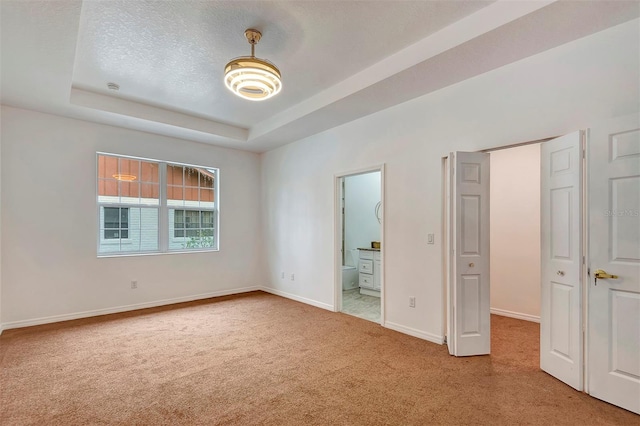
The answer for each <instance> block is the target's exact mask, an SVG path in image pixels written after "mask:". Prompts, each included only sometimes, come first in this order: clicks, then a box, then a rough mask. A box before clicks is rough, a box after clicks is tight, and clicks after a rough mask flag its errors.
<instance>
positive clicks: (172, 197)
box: [97, 153, 219, 255]
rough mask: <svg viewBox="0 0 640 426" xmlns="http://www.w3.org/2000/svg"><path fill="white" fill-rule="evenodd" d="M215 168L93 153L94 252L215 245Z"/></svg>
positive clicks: (183, 249)
mask: <svg viewBox="0 0 640 426" xmlns="http://www.w3.org/2000/svg"><path fill="white" fill-rule="evenodd" d="M218 173H219V172H218V170H217V169H215V168H211V167H200V166H193V165H185V164H179V163H171V162H162V161H156V160H149V159H142V158H134V157H124V156H118V155H113V154H102V153H98V176H97V185H98V189H97V192H98V197H97V198H98V211H99V213H98V214H99V218H98V220H99V222H98V223H99V224H100V225H99V231H98V235H99V238H98V240H99V241H98V254H99V255H113V254H131V253H163V252H169V251H188V250H216V249H217V247H218V237H217V226H218V200H217V193H218V190H217V176H218ZM163 224H164V225H163Z"/></svg>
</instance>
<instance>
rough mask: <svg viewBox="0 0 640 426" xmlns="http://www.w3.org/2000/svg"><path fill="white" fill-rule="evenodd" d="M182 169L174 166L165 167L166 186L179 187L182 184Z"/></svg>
mask: <svg viewBox="0 0 640 426" xmlns="http://www.w3.org/2000/svg"><path fill="white" fill-rule="evenodd" d="M182 173H183V167H182V166H174V165H171V164H169V165H168V166H167V185H179V186H182V185H183V184H184V182H183V180H182Z"/></svg>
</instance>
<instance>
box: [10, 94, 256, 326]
mask: <svg viewBox="0 0 640 426" xmlns="http://www.w3.org/2000/svg"><path fill="white" fill-rule="evenodd" d="M0 136H1V139H2V158H1V162H2V166H1V167H2V168H1V171H2V175H1V176H2V204H1V210H2V230H3V233H2V248H3V251H2V321H3V323H4V324H5V328H6V326H7V325H9V326H17V325H26V324H28V323H31V322H37V321H34V320H36V319H38V318H48V319H63V318H66V317H71V316H73V315H74V314H78V313H82V312H87V311H89V312H94V313H95V312H96V311H98V312H100V310H107V311H108V310H113V309H115V308H119V307H123V306H129V305H140V304H151V303H154V302H156V301H161V300H167V299H178V300H186V299H192V298H194V297H197V296H198V295H206V294H218V293H228V292H235V291H238V290H242V289H246V288H251V287H254V286H260V285H263V284H264V283H265V279H264V278H263V270H264V258H263V256H262V246H261V245H260V244H259V241H260V239H261V229H260V226H261V224H260V208H259V207H260V184H259V178H260V157H259V155H257V154H254V153H249V152H243V151H238V150H231V149H224V148H217V147H213V146H209V145H205V144H199V143H194V142H187V141H183V140H178V139H173V138H169V137H162V136H157V135H152V134H148V133H142V132H136V131H131V130H126V129H121V128H116V127H111V126H106V125H100V124H94V123H89V122H84V121H79V120H73V119H68V118H61V117H58V116H53V115H48V114H42V113H38V112H33V111H26V110H21V109H15V108H10V107H4V106H3V107H2V130H1V135H0ZM96 151H104V152H111V153H116V154H127V155H133V156H139V157H150V158H154V159H159V160H171V161H177V162H184V163H189V164H206V165H210V166H212V167H218V168H220V197H221V198H220V207H221V212H220V251H219V252H208V253H188V254H163V255H150V256H134V257H116V258H100V259H98V258H97V253H96V247H97V231H96V226H97V225H96V224H97V218H96V215H97V211H98V210H97V208H96V183H95V182H96V160H95V158H96V157H95V155H96ZM131 280H137V281H138V289H136V290H131V288H130V281H131ZM51 317H53V318H51Z"/></svg>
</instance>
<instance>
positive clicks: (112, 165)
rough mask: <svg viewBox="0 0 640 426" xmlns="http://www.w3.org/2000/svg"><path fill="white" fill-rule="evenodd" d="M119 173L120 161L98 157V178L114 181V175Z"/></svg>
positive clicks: (103, 156)
mask: <svg viewBox="0 0 640 426" xmlns="http://www.w3.org/2000/svg"><path fill="white" fill-rule="evenodd" d="M117 173H118V159H117V158H115V157H109V156H106V155H99V156H98V178H100V179H113V175H115V174H117Z"/></svg>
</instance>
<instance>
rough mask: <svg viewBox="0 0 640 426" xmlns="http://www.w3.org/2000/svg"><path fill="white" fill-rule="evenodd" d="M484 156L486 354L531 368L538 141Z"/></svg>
mask: <svg viewBox="0 0 640 426" xmlns="http://www.w3.org/2000/svg"><path fill="white" fill-rule="evenodd" d="M489 154H490V164H491V179H490V190H489V194H490V196H489V206H490V207H489V209H490V213H489V217H490V231H489V235H490V237H489V240H490V247H491V248H490V250H491V255H490V262H489V263H490V273H489V277H490V285H489V286H490V311H491V315H490V321H491V356H492V358H493V359H496V360H498V361H500V360H501V361H503V362H506V363H509V364H511V365H518V366H519V368H533V369H537V368H538V366H539V363H540V326H539V323H540V297H541V296H540V288H541V287H540V282H541V269H540V268H541V264H540V257H541V243H540V221H541V215H540V166H541V162H540V143H535V144H530V145H522V146H515V147H509V148H505V149H498V150H495V151H491V152H490V153H489ZM525 321H526V322H525ZM514 346H517V347H518V350H517V351H514V350H513V348H514Z"/></svg>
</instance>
